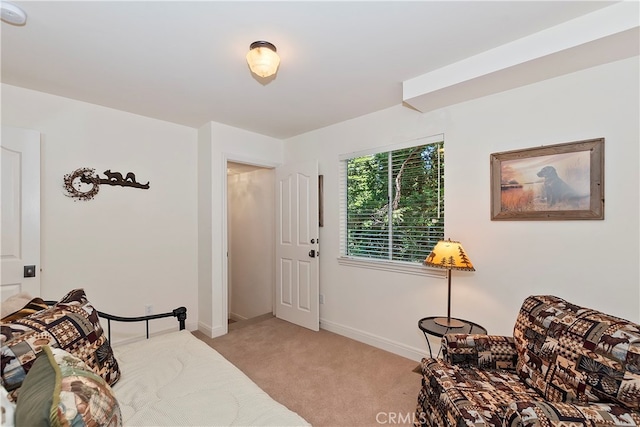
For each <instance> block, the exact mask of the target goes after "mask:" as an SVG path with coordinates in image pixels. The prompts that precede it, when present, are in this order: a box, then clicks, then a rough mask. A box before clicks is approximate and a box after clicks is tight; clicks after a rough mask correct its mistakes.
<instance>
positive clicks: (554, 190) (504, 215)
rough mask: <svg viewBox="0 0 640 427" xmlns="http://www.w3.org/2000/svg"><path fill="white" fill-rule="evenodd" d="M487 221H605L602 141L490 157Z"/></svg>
mask: <svg viewBox="0 0 640 427" xmlns="http://www.w3.org/2000/svg"><path fill="white" fill-rule="evenodd" d="M491 219H492V220H511V221H513V220H565V219H567V220H569V219H604V138H598V139H589V140H584V141H577V142H568V143H564V144H556V145H547V146H543V147H539V148H527V149H523V150H514V151H505V152H502V153H493V154H491Z"/></svg>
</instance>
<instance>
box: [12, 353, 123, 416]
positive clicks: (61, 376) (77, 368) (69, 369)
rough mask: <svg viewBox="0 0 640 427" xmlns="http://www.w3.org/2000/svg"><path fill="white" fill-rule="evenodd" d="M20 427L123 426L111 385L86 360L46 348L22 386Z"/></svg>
mask: <svg viewBox="0 0 640 427" xmlns="http://www.w3.org/2000/svg"><path fill="white" fill-rule="evenodd" d="M15 423H16V425H18V426H34V427H37V426H50V425H54V426H74V427H75V426H106V425H108V426H121V425H122V414H121V413H120V406H119V405H118V401H117V400H116V398H115V396H114V394H113V391H112V390H111V387H109V385H108V384H107V383H105V381H104V380H103V379H102V378H101V377H99V376H98V375H96V374H94V373H93V372H92V371H91V370H90V369H89V368H87V367H86V365H85V364H84V363H83V362H82V360H80V359H78V358H77V357H75V356H73V355H71V354H70V353H68V352H66V351H64V350H61V349H59V348H51V347H49V346H45V347H43V351H42V352H41V353H40V354H39V355H38V358H37V360H36V361H35V363H34V364H33V366H32V368H31V370H29V374H28V375H27V377H26V378H25V379H24V383H23V384H22V387H20V395H19V397H18V405H17V406H16V410H15Z"/></svg>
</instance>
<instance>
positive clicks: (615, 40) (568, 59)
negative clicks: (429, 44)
mask: <svg viewBox="0 0 640 427" xmlns="http://www.w3.org/2000/svg"><path fill="white" fill-rule="evenodd" d="M639 14H640V3H639V2H635V1H628V2H627V1H625V2H621V3H617V4H615V5H613V6H608V7H606V8H603V9H600V10H598V11H595V12H592V13H590V14H587V15H584V16H582V17H579V18H576V19H573V20H571V21H568V22H565V23H563V24H560V25H557V26H555V27H552V28H549V29H546V30H544V31H541V32H538V33H536V34H533V35H531V36H528V37H524V38H522V39H519V40H515V41H513V42H511V43H508V44H505V45H502V46H500V47H497V48H495V49H491V50H489V51H486V52H483V53H481V54H478V55H475V56H472V57H469V58H467V59H464V60H462V61H459V62H456V63H454V64H451V65H448V66H445V67H442V68H439V69H437V70H434V71H432V72H429V73H427V74H423V75H421V76H418V77H415V78H413V79H410V80H406V81H405V82H403V84H402V92H403V101H404V103H405V104H406V105H408V106H410V107H412V108H414V109H416V110H418V111H421V112H427V111H432V110H435V109H438V108H442V107H446V106H448V105H453V104H456V103H459V102H464V101H468V100H471V99H475V98H478V97H482V96H486V95H490V94H493V93H498V92H502V91H505V90H509V89H513V88H516V87H520V86H524V85H527V84H531V83H535V82H538V81H542V80H546V79H549V78H553V77H557V76H560V75H564V74H568V73H571V72H575V71H579V70H582V69H586V68H590V67H593V66H596V65H600V64H605V63H608V62H612V61H617V60H620V59H625V58H629V57H632V56H637V55H639V54H640V27H639V18H638V16H639Z"/></svg>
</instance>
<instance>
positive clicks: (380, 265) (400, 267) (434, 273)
mask: <svg viewBox="0 0 640 427" xmlns="http://www.w3.org/2000/svg"><path fill="white" fill-rule="evenodd" d="M338 264H340V265H345V266H347V267H359V268H366V269H369V270H383V271H389V272H393V273H404V274H414V275H416V276H428V277H439V278H446V277H447V270H444V269H439V268H429V267H426V266H424V265H421V264H415V263H411V262H401V261H394V262H391V261H383V260H372V259H364V258H351V257H339V258H338Z"/></svg>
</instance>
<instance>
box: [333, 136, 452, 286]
mask: <svg viewBox="0 0 640 427" xmlns="http://www.w3.org/2000/svg"><path fill="white" fill-rule="evenodd" d="M444 142H445V139H444V134H437V135H431V136H427V137H420V138H415V139H412V140H407V141H404V142H401V143H396V144H391V145H386V146H382V147H376V148H371V149H367V150H361V151H356V152H351V153H345V154H341V155H340V156H339V163H340V164H339V173H340V186H339V191H338V195H339V199H340V200H339V211H340V214H339V215H340V228H339V234H340V237H339V238H340V242H339V244H340V248H339V257H338V264H340V265H344V266H350V267H359V268H367V269H374V270H383V271H389V272H396V273H406V274H413V275H419V276H431V277H438V278H443V277H446V270H443V269H437V268H430V267H427V266H425V265H423V264H420V263H417V262H409V261H397V260H388V259H378V258H366V257H357V256H352V255H346V241H347V162H348V161H349V160H350V159H353V158H357V157H363V156H370V155H374V154H380V153H387V152H392V151H397V150H402V149H406V148H411V147H417V146H421V145H427V144H435V143H444ZM443 200H444V198H443ZM443 235H444V232H443Z"/></svg>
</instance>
